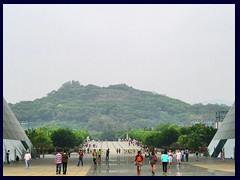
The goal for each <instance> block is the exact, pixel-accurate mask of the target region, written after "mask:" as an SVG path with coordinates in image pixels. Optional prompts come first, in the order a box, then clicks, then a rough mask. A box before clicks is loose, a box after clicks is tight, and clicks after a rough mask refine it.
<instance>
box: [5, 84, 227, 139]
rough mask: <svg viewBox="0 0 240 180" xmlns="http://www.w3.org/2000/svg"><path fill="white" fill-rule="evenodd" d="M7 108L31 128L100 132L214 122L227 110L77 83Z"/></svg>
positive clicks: (120, 87) (122, 87)
mask: <svg viewBox="0 0 240 180" xmlns="http://www.w3.org/2000/svg"><path fill="white" fill-rule="evenodd" d="M9 105H10V107H11V108H12V110H13V112H14V114H15V115H16V117H17V119H18V120H19V121H20V122H23V121H24V122H28V123H29V126H30V127H31V128H37V127H41V126H61V127H67V128H70V129H82V128H86V129H87V130H89V131H92V132H100V133H101V132H104V131H108V130H110V129H111V130H121V129H123V130H129V128H131V129H136V128H138V129H141V128H153V127H154V128H155V130H158V131H162V130H163V129H162V128H163V127H164V128H168V126H170V125H167V127H165V125H162V123H174V124H177V125H185V124H191V123H192V122H193V121H196V120H209V121H214V120H215V113H216V111H226V110H228V109H229V107H228V106H225V105H217V104H215V105H212V104H208V105H202V104H195V105H190V104H187V103H184V102H182V101H180V100H177V99H172V98H170V97H167V96H165V95H160V94H156V93H152V92H147V91H140V90H137V89H134V88H132V87H129V86H127V85H126V84H119V85H110V86H109V87H98V86H95V85H87V86H83V85H81V84H80V83H79V82H78V81H69V82H66V83H64V84H63V85H62V86H61V87H60V88H59V89H58V90H57V91H55V90H54V91H52V92H50V93H48V95H47V96H46V97H43V98H40V99H36V100H34V101H22V102H19V103H16V104H9ZM156 124H157V125H158V124H160V125H159V127H158V126H157V127H156ZM161 126H163V127H161ZM183 131H184V130H183ZM100 133H95V134H98V135H100ZM79 141H80V140H79Z"/></svg>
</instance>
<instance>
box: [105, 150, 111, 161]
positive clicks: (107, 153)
mask: <svg viewBox="0 0 240 180" xmlns="http://www.w3.org/2000/svg"><path fill="white" fill-rule="evenodd" d="M109 153H110V151H109V149H107V151H106V160H109Z"/></svg>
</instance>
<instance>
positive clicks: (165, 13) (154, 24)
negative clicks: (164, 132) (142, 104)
mask: <svg viewBox="0 0 240 180" xmlns="http://www.w3.org/2000/svg"><path fill="white" fill-rule="evenodd" d="M71 80H74V81H79V82H80V83H81V84H83V85H88V84H94V85H96V86H100V87H107V86H109V85H115V84H122V83H125V84H127V85H128V86H132V87H133V88H135V89H140V90H144V91H150V92H156V93H158V94H165V95H166V96H168V97H171V98H174V99H179V100H181V101H183V102H186V103H189V104H195V103H201V102H208V101H212V100H219V101H222V102H228V103H229V104H230V103H231V104H232V103H233V102H234V101H235V5H234V4H153V5H151V4H120V5H114V4H93V5H92V4H74V5H71V4H40V5H38V4H30V5H29V4H17V5H16V4H4V5H3V97H4V98H5V99H6V101H7V102H8V103H16V102H20V101H26V100H30V101H32V100H34V99H37V98H41V97H44V96H46V95H47V94H48V93H50V92H51V91H53V90H57V89H58V88H60V87H61V85H62V84H63V83H65V82H67V81H71ZM229 104H228V105H229Z"/></svg>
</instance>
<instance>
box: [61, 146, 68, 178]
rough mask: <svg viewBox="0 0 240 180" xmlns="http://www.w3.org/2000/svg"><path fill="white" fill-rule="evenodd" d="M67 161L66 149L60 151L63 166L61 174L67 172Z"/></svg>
mask: <svg viewBox="0 0 240 180" xmlns="http://www.w3.org/2000/svg"><path fill="white" fill-rule="evenodd" d="M67 163H68V154H67V152H66V150H64V151H63V153H62V166H63V174H66V173H67Z"/></svg>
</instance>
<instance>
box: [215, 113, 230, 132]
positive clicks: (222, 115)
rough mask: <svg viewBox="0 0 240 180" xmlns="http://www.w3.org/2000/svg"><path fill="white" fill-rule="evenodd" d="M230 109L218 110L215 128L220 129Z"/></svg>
mask: <svg viewBox="0 0 240 180" xmlns="http://www.w3.org/2000/svg"><path fill="white" fill-rule="evenodd" d="M227 113H228V111H218V112H216V121H215V128H217V129H219V128H220V126H221V124H222V121H223V120H224V118H225V117H226V115H227Z"/></svg>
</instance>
